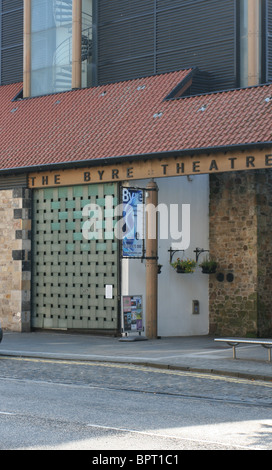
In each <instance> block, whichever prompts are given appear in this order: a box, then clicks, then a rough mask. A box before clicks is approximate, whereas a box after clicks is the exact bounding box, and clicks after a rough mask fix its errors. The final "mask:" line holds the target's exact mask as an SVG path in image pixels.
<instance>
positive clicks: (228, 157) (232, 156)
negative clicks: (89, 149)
mask: <svg viewBox="0 0 272 470" xmlns="http://www.w3.org/2000/svg"><path fill="white" fill-rule="evenodd" d="M131 160H132V161H130V162H129V163H128V162H123V163H116V164H112V165H110V164H109V165H105V164H103V165H102V164H99V160H97V162H96V163H97V165H96V166H91V167H88V166H86V168H73V169H71V168H70V169H69V168H65V163H63V169H59V170H53V171H40V172H36V173H30V175H29V177H28V187H29V188H33V189H35V188H46V187H59V186H69V185H77V184H78V185H81V184H93V183H107V182H113V183H117V182H121V181H130V180H139V179H147V178H167V177H170V176H184V175H201V174H216V173H220V172H228V171H241V170H258V169H261V168H270V169H271V168H272V147H270V148H266V149H262V150H258V149H254V150H251V151H250V152H248V151H233V150H232V149H231V147H230V151H229V152H216V153H210V154H205V153H203V154H198V155H191V154H188V155H183V156H179V155H178V153H177V155H176V156H173V157H172V156H171V157H170V156H168V157H165V158H146V159H142V160H139V159H138V160H135V161H133V159H131Z"/></svg>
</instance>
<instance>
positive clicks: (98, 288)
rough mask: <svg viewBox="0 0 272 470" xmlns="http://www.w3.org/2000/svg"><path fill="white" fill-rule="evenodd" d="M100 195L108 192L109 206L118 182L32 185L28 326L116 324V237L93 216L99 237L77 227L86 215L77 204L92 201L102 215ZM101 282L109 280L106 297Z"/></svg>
mask: <svg viewBox="0 0 272 470" xmlns="http://www.w3.org/2000/svg"><path fill="white" fill-rule="evenodd" d="M106 196H112V198H111V201H112V203H113V207H115V206H116V204H117V203H118V197H117V196H118V186H117V185H116V184H93V185H82V186H73V187H61V188H45V189H38V190H35V191H34V208H33V212H34V214H33V269H32V326H33V327H34V328H43V329H85V330H103V331H105V330H107V331H116V330H118V328H119V313H118V291H119V288H118V285H119V282H118V274H119V269H118V259H119V256H118V244H117V241H116V239H113V236H112V233H109V232H106V227H107V224H106V223H105V219H104V220H100V222H97V224H99V223H100V225H101V229H102V235H103V239H101V238H100V239H98V240H88V239H86V238H85V237H84V234H83V232H82V227H83V224H84V221H86V220H87V219H88V217H85V216H83V213H82V210H83V208H84V207H85V206H86V205H87V204H96V205H98V206H99V207H100V208H101V209H102V214H103V217H105V212H106V211H104V209H105V198H106ZM89 215H90V216H91V213H89ZM107 216H109V214H107ZM97 227H98V225H97ZM107 285H110V286H112V287H111V288H110V289H108V290H107V291H110V292H111V290H112V296H111V295H110V297H112V298H106V297H109V296H108V295H107V296H106V295H105V291H106V286H107Z"/></svg>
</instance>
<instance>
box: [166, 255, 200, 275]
mask: <svg viewBox="0 0 272 470" xmlns="http://www.w3.org/2000/svg"><path fill="white" fill-rule="evenodd" d="M171 266H173V268H174V269H175V270H176V272H177V273H182V274H188V273H193V272H194V270H195V267H196V262H195V261H194V260H192V259H185V260H183V259H180V258H177V261H175V262H174V263H171Z"/></svg>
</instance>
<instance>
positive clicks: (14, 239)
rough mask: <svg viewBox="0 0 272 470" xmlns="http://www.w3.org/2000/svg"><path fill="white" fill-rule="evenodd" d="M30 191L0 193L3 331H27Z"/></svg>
mask: <svg viewBox="0 0 272 470" xmlns="http://www.w3.org/2000/svg"><path fill="white" fill-rule="evenodd" d="M31 204H32V203H31V190H29V189H26V188H15V189H5V190H1V191H0V321H1V325H2V328H3V329H7V330H11V331H29V330H30V310H31V302H30V300H31Z"/></svg>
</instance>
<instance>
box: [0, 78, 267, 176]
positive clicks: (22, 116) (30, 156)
mask: <svg viewBox="0 0 272 470" xmlns="http://www.w3.org/2000/svg"><path fill="white" fill-rule="evenodd" d="M189 73H190V70H182V71H178V72H173V73H167V74H163V75H157V76H152V77H147V78H141V79H137V80H130V81H125V82H120V83H114V84H110V85H105V86H100V87H95V88H89V89H82V90H74V91H70V92H65V93H59V94H53V95H47V96H41V97H37V98H30V99H25V100H19V101H12V100H13V98H14V97H15V96H16V94H17V93H18V92H19V91H20V90H21V88H22V84H13V85H6V86H2V87H0V110H1V111H0V113H1V114H0V133H1V134H0V135H1V139H0V171H1V170H4V169H12V168H24V167H33V166H39V165H48V164H56V163H67V162H79V161H86V160H96V159H105V158H106V159H108V158H115V157H124V156H140V155H146V154H147V155H148V154H154V153H164V152H171V151H177V152H178V151H185V150H188V149H210V148H219V147H226V146H236V145H241V144H251V143H258V142H271V140H272V139H271V137H272V131H271V129H272V126H271V122H272V120H271V116H272V99H271V100H270V101H269V100H267V98H269V97H272V84H271V85H263V86H259V87H253V88H246V89H240V90H232V91H226V92H218V93H213V94H207V95H199V96H193V97H187V98H182V99H175V100H165V97H166V96H167V95H168V94H169V93H170V92H171V91H172V90H173V89H174V88H175V87H176V86H177V85H179V84H180V83H181V82H182V81H183V80H184V79H185V78H186V77H188V74H189ZM203 107H204V108H205V110H204V111H201V109H202V108H203ZM204 108H203V109H204ZM160 113H162V114H160ZM100 163H101V162H100Z"/></svg>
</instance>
